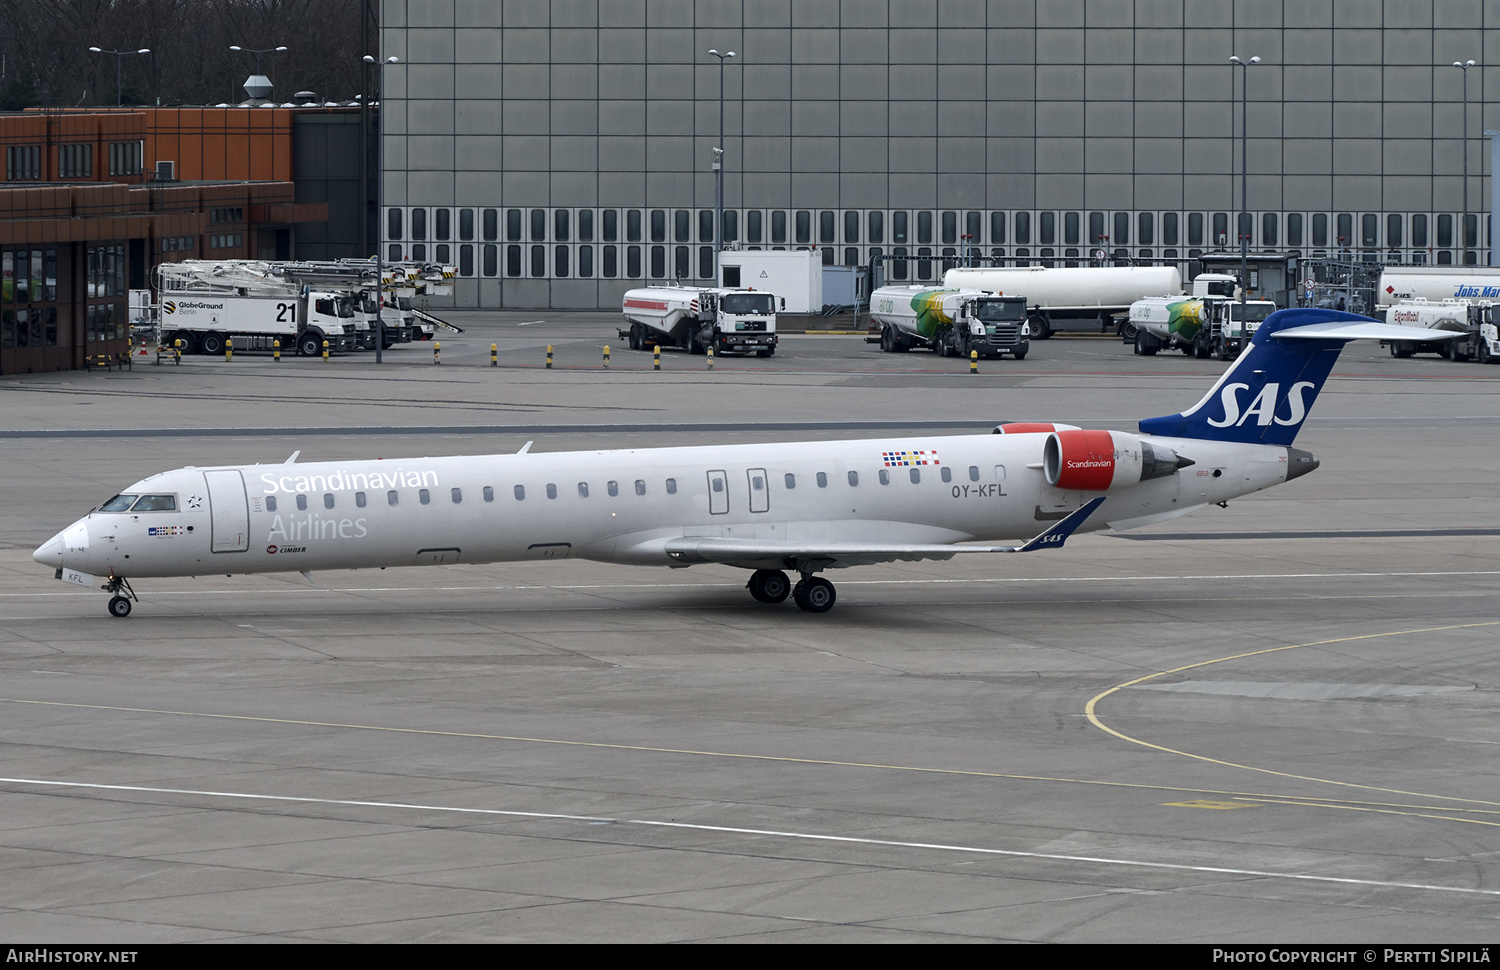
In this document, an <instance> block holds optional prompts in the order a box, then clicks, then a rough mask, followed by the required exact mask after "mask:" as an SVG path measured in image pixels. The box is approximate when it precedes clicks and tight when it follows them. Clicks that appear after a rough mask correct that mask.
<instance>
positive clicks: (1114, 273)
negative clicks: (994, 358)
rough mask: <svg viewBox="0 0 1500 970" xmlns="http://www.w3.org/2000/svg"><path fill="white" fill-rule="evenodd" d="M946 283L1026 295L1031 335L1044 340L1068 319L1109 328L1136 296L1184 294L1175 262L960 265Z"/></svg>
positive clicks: (1004, 293) (950, 272)
mask: <svg viewBox="0 0 1500 970" xmlns="http://www.w3.org/2000/svg"><path fill="white" fill-rule="evenodd" d="M943 285H944V286H947V287H956V288H961V289H972V290H988V291H990V292H991V293H993V294H995V295H996V296H1021V297H1025V298H1026V306H1027V322H1028V323H1029V324H1030V325H1031V336H1032V338H1033V339H1036V340H1045V339H1047V338H1048V337H1050V336H1052V331H1053V330H1054V329H1056V325H1057V323H1059V322H1061V321H1064V320H1087V321H1090V322H1097V323H1098V324H1099V327H1100V330H1101V331H1103V330H1107V329H1108V328H1109V327H1110V326H1112V325H1113V324H1114V322H1115V321H1114V318H1115V316H1116V315H1117V314H1124V313H1125V312H1126V311H1128V310H1129V309H1130V304H1132V303H1134V302H1135V301H1136V300H1140V299H1142V298H1144V297H1148V296H1173V295H1177V294H1180V293H1181V292H1182V274H1181V273H1179V272H1178V271H1177V267H1175V266H1081V267H1075V268H1053V267H1047V266H1016V267H988V268H986V267H958V268H955V269H950V270H949V271H948V272H947V273H944V274H943Z"/></svg>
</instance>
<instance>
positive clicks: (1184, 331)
mask: <svg viewBox="0 0 1500 970" xmlns="http://www.w3.org/2000/svg"><path fill="white" fill-rule="evenodd" d="M1235 286H1236V280H1235V278H1234V277H1233V276H1227V275H1223V274H1220V273H1201V274H1199V275H1198V276H1197V277H1196V278H1194V280H1193V294H1192V295H1191V296H1151V297H1146V298H1145V299H1142V300H1136V301H1135V302H1134V303H1132V304H1131V305H1130V322H1129V324H1128V325H1127V326H1126V327H1124V328H1123V331H1122V332H1123V335H1124V338H1125V339H1126V340H1127V341H1134V343H1135V352H1136V354H1138V355H1140V356H1142V357H1149V356H1151V355H1152V354H1155V353H1156V352H1157V351H1158V350H1162V349H1167V350H1181V351H1182V352H1183V353H1184V354H1187V355H1189V356H1192V357H1196V358H1198V359H1199V360H1204V359H1206V358H1208V357H1210V356H1216V357H1218V358H1219V359H1220V360H1229V359H1230V358H1231V357H1235V356H1238V354H1239V352H1240V351H1241V350H1242V349H1244V346H1245V343H1246V342H1247V341H1248V340H1249V339H1250V337H1251V336H1253V335H1254V334H1255V329H1256V327H1258V326H1259V325H1260V322H1261V321H1262V320H1264V319H1265V318H1266V317H1268V316H1270V315H1271V314H1272V313H1274V312H1276V304H1275V303H1272V302H1271V301H1270V300H1246V301H1245V302H1243V303H1241V302H1240V301H1238V300H1236V299H1234V295H1235Z"/></svg>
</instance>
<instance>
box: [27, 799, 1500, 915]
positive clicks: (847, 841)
mask: <svg viewBox="0 0 1500 970" xmlns="http://www.w3.org/2000/svg"><path fill="white" fill-rule="evenodd" d="M0 784H10V785H26V786H35V787H44V788H79V789H91V790H95V791H117V792H139V793H142V794H148V795H186V796H197V797H201V798H223V799H236V800H244V801H259V802H283V803H289V804H302V805H329V806H342V807H349V808H377V809H394V810H399V811H419V812H442V813H452V814H458V815H480V816H488V817H502V818H515V819H534V820H538V821H560V822H585V823H588V824H590V825H597V824H601V823H603V824H611V825H637V826H641V827H644V828H658V829H678V830H685V831H691V832H713V833H718V834H722V835H739V836H753V837H756V838H772V839H795V840H798V841H804V842H825V843H834V844H842V845H862V846H870V847H874V848H887V849H919V850H930V851H938V852H957V853H964V854H968V855H977V856H990V857H1000V858H1010V859H1035V860H1039V861H1044V862H1076V863H1085V864H1090V865H1105V866H1118V867H1121V868H1132V869H1153V870H1157V871H1167V872H1183V873H1202V874H1206V875H1214V876H1233V877H1239V878H1250V879H1287V880H1293V881H1296V882H1313V883H1331V884H1335V885H1342V886H1361V887H1368V888H1378V889H1411V890H1417V891H1422V892H1445V893H1459V894H1462V895H1470V896H1500V889H1481V888H1477V887H1468V886H1444V885H1439V884H1436V883H1417V882H1395V881H1388V880H1380V879H1356V878H1351V877H1347V876H1320V875H1315V874H1313V873H1306V872H1276V871H1274V870H1270V869H1239V868H1234V867H1230V866H1195V865H1189V864H1186V863H1180V862H1152V861H1150V860H1146V859H1121V858H1112V857H1109V856H1085V855H1068V854H1065V853H1058V852H1026V851H1023V850H1019V849H996V848H990V847H987V846H976V845H960V844H957V843H951V842H911V841H904V840H897V839H872V838H867V837H862V836H854V835H830V834H827V833H821V832H794V831H789V830H783V829H755V828H744V827H740V826H731V825H705V824H702V823H694V822H669V821H664V820H661V819H649V818H619V817H615V816H607V815H574V814H569V813H563V812H522V811H515V810H513V809H500V808H474V807H466V806H451V805H423V804H419V803H414V802H385V801H374V800H368V799H344V798H313V797H310V796H306V795H266V794H257V793H253V792H228V791H212V790H206V789H192V788H158V787H152V786H146V785H105V784H97V783H90V782H76V781H54V780H50V779H44V778H0Z"/></svg>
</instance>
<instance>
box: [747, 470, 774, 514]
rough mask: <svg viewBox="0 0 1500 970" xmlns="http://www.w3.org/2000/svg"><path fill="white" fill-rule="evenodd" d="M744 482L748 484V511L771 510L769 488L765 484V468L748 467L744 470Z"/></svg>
mask: <svg viewBox="0 0 1500 970" xmlns="http://www.w3.org/2000/svg"><path fill="white" fill-rule="evenodd" d="M745 479H746V484H748V485H749V486H750V511H751V512H769V511H771V490H770V488H769V487H767V485H766V470H765V469H764V468H750V469H747V470H746V471H745Z"/></svg>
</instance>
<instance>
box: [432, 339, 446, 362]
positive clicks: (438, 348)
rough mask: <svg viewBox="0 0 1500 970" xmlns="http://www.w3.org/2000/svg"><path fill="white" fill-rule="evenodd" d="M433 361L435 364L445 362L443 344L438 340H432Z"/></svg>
mask: <svg viewBox="0 0 1500 970" xmlns="http://www.w3.org/2000/svg"><path fill="white" fill-rule="evenodd" d="M432 362H433V363H434V364H441V363H442V362H443V345H442V344H441V343H439V342H438V341H436V340H434V341H433V342H432Z"/></svg>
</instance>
